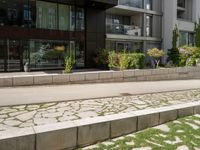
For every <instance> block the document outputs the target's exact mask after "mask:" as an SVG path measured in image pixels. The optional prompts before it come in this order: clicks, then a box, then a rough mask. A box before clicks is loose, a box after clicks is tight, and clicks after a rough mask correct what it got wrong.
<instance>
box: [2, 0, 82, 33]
mask: <svg viewBox="0 0 200 150" xmlns="http://www.w3.org/2000/svg"><path fill="white" fill-rule="evenodd" d="M84 21H85V15H84V9H83V8H80V7H75V6H71V5H66V4H60V3H56V2H52V1H50V0H45V1H42V0H0V26H13V27H29V28H42V29H50V30H64V31H75V30H78V31H83V30H84V29H85V23H84Z"/></svg>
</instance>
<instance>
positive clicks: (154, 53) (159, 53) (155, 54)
mask: <svg viewBox="0 0 200 150" xmlns="http://www.w3.org/2000/svg"><path fill="white" fill-rule="evenodd" d="M147 54H148V55H149V56H150V57H151V58H152V59H153V60H154V63H155V66H156V68H158V67H159V64H160V59H161V57H163V56H164V55H165V52H164V51H163V50H159V49H157V48H152V49H149V50H148V51H147Z"/></svg>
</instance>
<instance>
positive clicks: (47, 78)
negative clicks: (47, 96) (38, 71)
mask: <svg viewBox="0 0 200 150" xmlns="http://www.w3.org/2000/svg"><path fill="white" fill-rule="evenodd" d="M33 81H34V85H46V84H53V76H52V75H42V76H33Z"/></svg>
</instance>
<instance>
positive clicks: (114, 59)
mask: <svg viewBox="0 0 200 150" xmlns="http://www.w3.org/2000/svg"><path fill="white" fill-rule="evenodd" d="M108 58H109V59H108V60H109V68H117V69H120V70H124V69H139V68H140V69H141V68H143V67H144V61H145V56H144V54H141V53H125V52H123V53H116V52H114V51H111V52H109V56H108Z"/></svg>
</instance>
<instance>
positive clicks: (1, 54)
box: [0, 40, 6, 72]
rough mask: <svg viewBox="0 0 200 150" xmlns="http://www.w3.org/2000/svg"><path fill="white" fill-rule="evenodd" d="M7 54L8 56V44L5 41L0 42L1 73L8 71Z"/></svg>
mask: <svg viewBox="0 0 200 150" xmlns="http://www.w3.org/2000/svg"><path fill="white" fill-rule="evenodd" d="M5 54H6V42H5V41H4V40H0V72H3V71H6V67H5V62H6V59H5Z"/></svg>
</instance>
